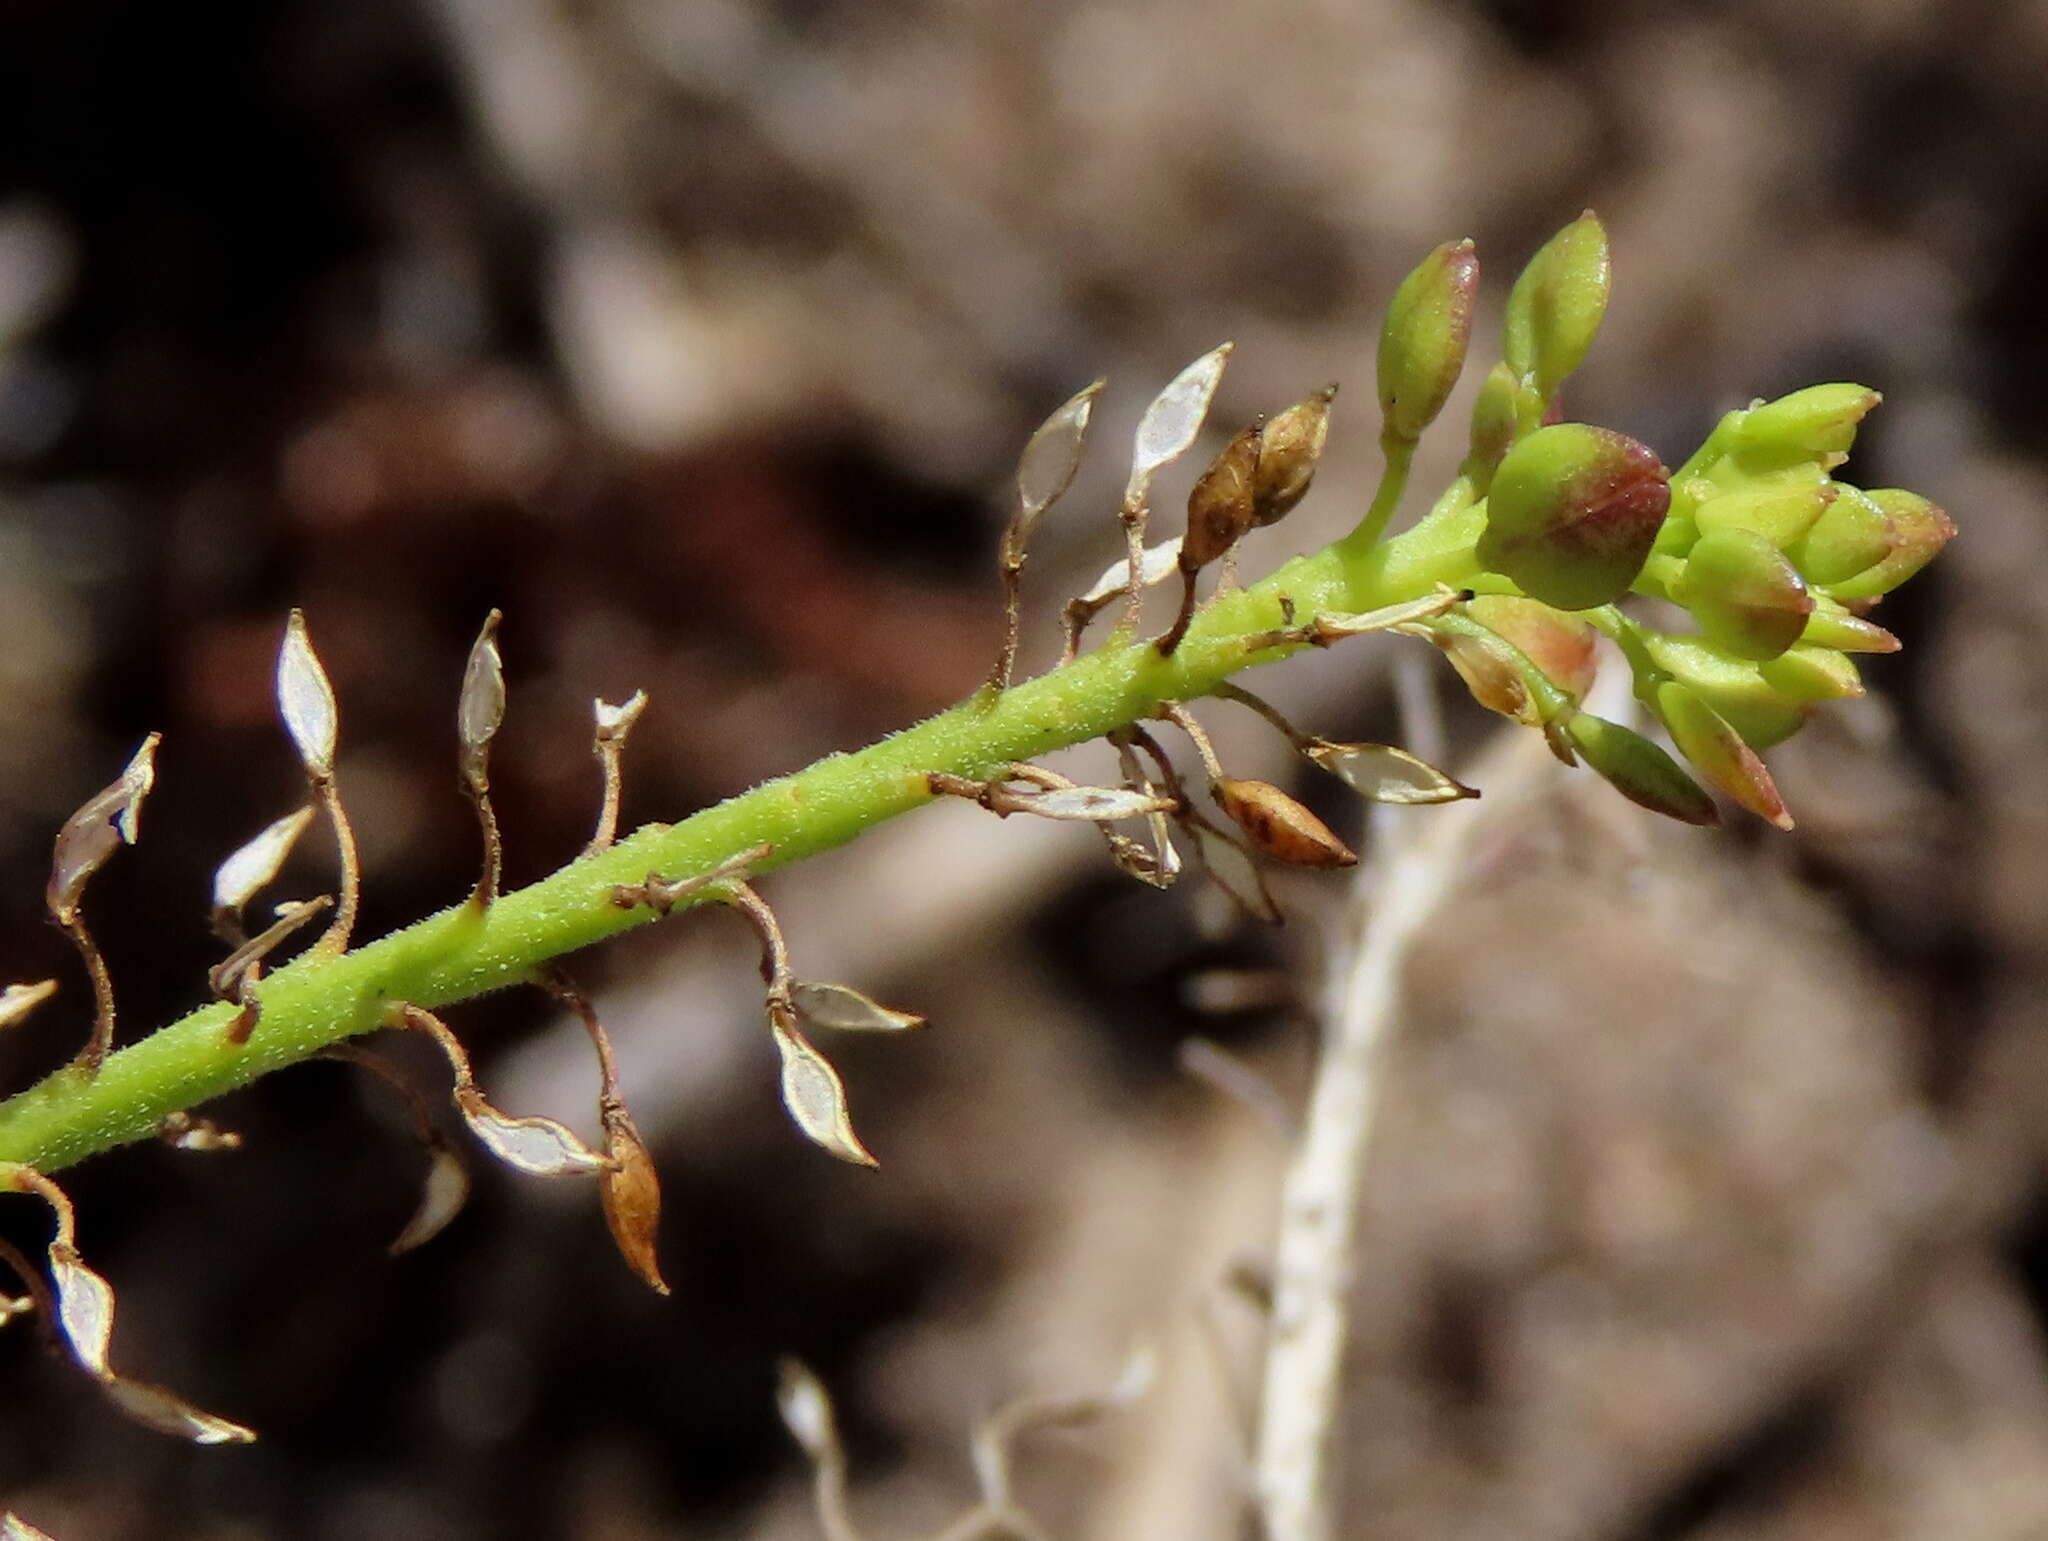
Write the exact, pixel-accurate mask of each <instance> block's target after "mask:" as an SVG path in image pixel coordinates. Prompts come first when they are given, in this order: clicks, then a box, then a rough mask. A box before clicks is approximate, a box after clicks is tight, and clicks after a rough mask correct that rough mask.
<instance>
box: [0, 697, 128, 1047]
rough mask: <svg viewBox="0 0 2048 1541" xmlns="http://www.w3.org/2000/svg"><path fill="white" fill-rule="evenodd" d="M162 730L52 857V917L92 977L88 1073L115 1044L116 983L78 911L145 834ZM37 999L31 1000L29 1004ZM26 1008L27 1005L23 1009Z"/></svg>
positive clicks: (61, 835)
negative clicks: (113, 861)
mask: <svg viewBox="0 0 2048 1541" xmlns="http://www.w3.org/2000/svg"><path fill="white" fill-rule="evenodd" d="M162 736H163V735H161V734H158V733H152V734H150V735H149V736H148V737H147V738H145V739H144V740H143V741H142V745H141V747H140V748H138V749H137V750H136V751H135V754H134V757H133V758H131V759H130V760H129V761H128V764H127V767H126V768H125V769H124V770H123V771H122V772H121V774H120V777H119V778H118V779H117V780H115V781H113V782H112V783H110V784H109V785H107V786H105V787H103V788H101V789H100V791H98V792H97V793H95V794H94V795H93V796H92V797H91V798H89V799H87V801H86V802H85V804H84V805H83V806H82V807H80V808H79V810H78V811H77V812H76V813H74V814H72V815H71V817H70V818H68V819H66V820H65V821H64V827H63V828H62V829H60V830H58V831H57V842H56V846H55V848H54V849H53V850H52V852H51V855H50V882H49V886H48V887H47V888H46V889H45V890H44V895H43V898H44V902H45V903H46V904H47V905H48V906H49V910H50V918H51V919H53V920H55V921H56V922H57V924H58V925H59V926H61V927H62V928H63V930H64V934H65V935H66V936H68V937H70V938H71V944H72V946H74V947H76V948H77V949H78V956H79V958H80V959H81V960H82V961H83V962H84V964H85V971H86V974H87V975H88V976H89V977H90V978H91V980H92V996H93V1022H92V1033H91V1035H90V1036H89V1037H88V1038H87V1039H86V1043H85V1047H84V1048H83V1049H81V1050H79V1052H78V1057H77V1058H76V1059H75V1060H73V1061H72V1063H73V1065H74V1066H75V1067H76V1068H78V1069H79V1070H81V1071H82V1072H84V1074H85V1075H87V1076H88V1077H90V1076H96V1075H98V1074H99V1068H100V1065H101V1063H102V1062H103V1061H104V1060H105V1059H106V1057H107V1051H108V1050H109V1049H111V1048H112V1047H113V1044H114V981H113V978H112V976H111V975H109V974H108V972H107V962H106V959H105V958H103V957H102V956H101V955H100V949H99V944H98V943H96V942H95V941H93V939H92V933H91V932H90V931H88V930H87V929H86V925H85V921H84V920H83V919H82V918H81V916H80V915H79V904H80V902H81V901H82V900H83V899H84V897H85V885H86V883H87V882H88V881H89V880H90V879H91V877H92V875H93V874H94V873H95V872H97V871H99V870H100V868H101V867H103V866H105V865H106V863H107V858H108V857H110V856H112V855H113V854H114V852H115V851H117V850H119V849H120V848H121V846H123V845H133V844H134V843H135V839H136V836H137V834H138V833H139V832H140V828H141V825H140V820H141V816H142V800H143V798H145V797H147V796H148V795H149V789H150V788H151V787H152V786H154V785H155V784H156V746H157V744H158V742H159V741H160V740H161V739H162ZM34 1004H35V1003H34V1002H33V1001H31V1002H29V1005H30V1006H33V1005H34ZM22 1009H23V1010H27V1009H28V1008H27V1007H23V1008H22Z"/></svg>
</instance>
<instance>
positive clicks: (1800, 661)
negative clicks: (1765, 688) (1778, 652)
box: [1756, 643, 1863, 701]
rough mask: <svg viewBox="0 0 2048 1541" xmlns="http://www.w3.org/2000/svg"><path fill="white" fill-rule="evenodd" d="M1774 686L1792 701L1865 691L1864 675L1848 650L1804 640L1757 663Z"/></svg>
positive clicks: (1829, 698) (1760, 672)
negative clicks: (1857, 669) (1811, 644)
mask: <svg viewBox="0 0 2048 1541" xmlns="http://www.w3.org/2000/svg"><path fill="white" fill-rule="evenodd" d="M1756 672H1757V674H1758V675H1759V676H1761V677H1762V679H1763V682H1764V683H1765V684H1766V685H1769V686H1770V687H1771V689H1773V690H1775V691H1777V693H1778V694H1779V695H1781V696H1784V697H1785V698H1787V699H1788V700H1792V701H1842V700H1847V699H1848V698H1849V697H1851V696H1860V695H1862V694H1863V676H1862V675H1860V674H1859V673H1857V671H1856V664H1855V661H1854V660H1853V659H1851V658H1850V657H1849V656H1848V654H1846V653H1838V652H1836V651H1835V650H1834V649H1833V648H1831V647H1809V646H1807V645H1806V644H1804V643H1801V644H1800V645H1799V646H1797V647H1795V648H1792V649H1790V650H1789V651H1788V652H1786V653H1785V655H1784V656H1783V657H1781V658H1773V659H1772V660H1771V661H1770V662H1769V663H1765V664H1759V665H1757V671H1756Z"/></svg>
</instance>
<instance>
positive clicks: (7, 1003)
mask: <svg viewBox="0 0 2048 1541" xmlns="http://www.w3.org/2000/svg"><path fill="white" fill-rule="evenodd" d="M56 993H57V981H56V980H54V979H44V980H40V981H38V982H37V983H35V984H32V985H9V986H8V987H7V988H6V989H4V990H0V1027H12V1026H14V1024H15V1023H17V1022H19V1021H20V1020H21V1019H22V1018H23V1017H25V1016H27V1015H28V1014H29V1013H30V1012H31V1011H34V1010H35V1009H36V1007H38V1006H40V1005H42V1003H43V1002H44V1001H46V1000H48V999H49V998H50V997H51V996H53V995H55V994H56Z"/></svg>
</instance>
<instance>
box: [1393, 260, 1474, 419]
mask: <svg viewBox="0 0 2048 1541" xmlns="http://www.w3.org/2000/svg"><path fill="white" fill-rule="evenodd" d="M1478 293H1479V257H1478V254H1477V252H1476V251H1475V250H1474V248H1473V245H1472V243H1471V242H1470V241H1447V242H1445V243H1444V244H1443V245H1442V246H1439V247H1438V248H1437V249H1436V250H1435V251H1433V252H1431V253H1430V254H1429V255H1428V256H1427V257H1424V258H1423V259H1422V261H1421V262H1420V263H1419V264H1417V266H1416V268H1415V270H1414V271H1413V272H1412V273H1410V274H1409V275H1408V276H1407V277H1406V278H1404V279H1402V280H1401V286H1400V288H1398V289H1396V290H1395V291H1394V298H1393V299H1392V300H1391V301H1390V302H1389V303H1388V305H1387V315H1386V320H1385V321H1384V322H1382V323H1381V326H1380V351H1379V387H1380V420H1381V422H1382V424H1383V425H1384V431H1385V433H1386V436H1387V437H1388V438H1389V439H1400V440H1406V441H1408V442H1410V443H1412V442H1414V441H1415V440H1416V439H1419V438H1420V437H1422V431H1423V430H1424V429H1425V428H1427V427H1428V426H1429V425H1430V424H1431V423H1433V422H1435V421H1436V417H1437V414H1438V413H1439V412H1441V411H1443V409H1444V403H1445V402H1446V401H1448V400H1450V396H1451V389H1452V387H1453V386H1455V385H1456V384H1457V383H1458V376H1459V375H1460V374H1462V373H1463V372H1464V369H1465V347H1466V344H1467V343H1468V342H1469V341H1470V339H1471V336H1472V306H1473V302H1474V301H1475V300H1476V299H1477V297H1478Z"/></svg>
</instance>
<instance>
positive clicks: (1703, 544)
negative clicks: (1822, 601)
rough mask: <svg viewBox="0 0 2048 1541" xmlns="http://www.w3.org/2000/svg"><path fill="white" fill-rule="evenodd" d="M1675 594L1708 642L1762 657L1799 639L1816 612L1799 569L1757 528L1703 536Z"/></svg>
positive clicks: (1740, 654) (1744, 655)
mask: <svg viewBox="0 0 2048 1541" xmlns="http://www.w3.org/2000/svg"><path fill="white" fill-rule="evenodd" d="M1671 597H1672V598H1673V599H1675V600H1677V601H1678V603H1679V604H1681V605H1683V606H1685V608H1686V609H1687V610H1689V611H1691V612H1692V618H1693V619H1694V620H1695V621H1697V622H1698V623H1699V627H1700V630H1701V631H1702V632H1704V633H1705V634H1706V637H1707V640H1708V641H1710V642H1713V643H1715V644H1717V645H1718V646H1720V647H1723V648H1726V649H1727V650H1728V651H1729V652H1731V653H1733V654H1735V655H1736V656H1737V657H1739V658H1751V659H1756V660H1758V661H1762V660H1764V659H1769V658H1776V657H1777V656H1778V655H1779V654H1780V653H1782V652H1784V651H1785V649H1786V648H1788V647H1790V646H1791V645H1792V644H1793V643H1795V642H1797V641H1798V640H1799V634H1800V633H1801V632H1803V631H1804V630H1805V629H1806V620H1807V617H1808V616H1810V615H1812V614H1813V596H1812V595H1811V594H1809V593H1808V592H1807V591H1806V582H1805V580H1804V579H1803V578H1801V577H1800V576H1799V569H1798V568H1796V567H1794V566H1793V565H1792V562H1791V560H1790V558H1788V557H1787V556H1786V555H1785V554H1784V553H1783V552H1782V551H1780V550H1779V549H1778V548H1777V547H1776V546H1774V545H1772V544H1771V543H1770V542H1769V541H1768V540H1766V539H1765V538H1764V537H1763V536H1761V535H1759V534H1757V533H1756V531H1754V530H1741V529H1723V530H1711V531H1708V532H1707V533H1706V534H1703V535H1702V536H1700V538H1699V540H1698V541H1697V542H1696V543H1695V544H1694V546H1693V548H1692V554H1691V555H1690V556H1688V557H1687V558H1686V561H1685V569H1684V571H1683V572H1682V573H1681V574H1680V575H1679V581H1678V584H1677V586H1676V587H1675V588H1674V589H1673V590H1672V595H1671Z"/></svg>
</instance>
